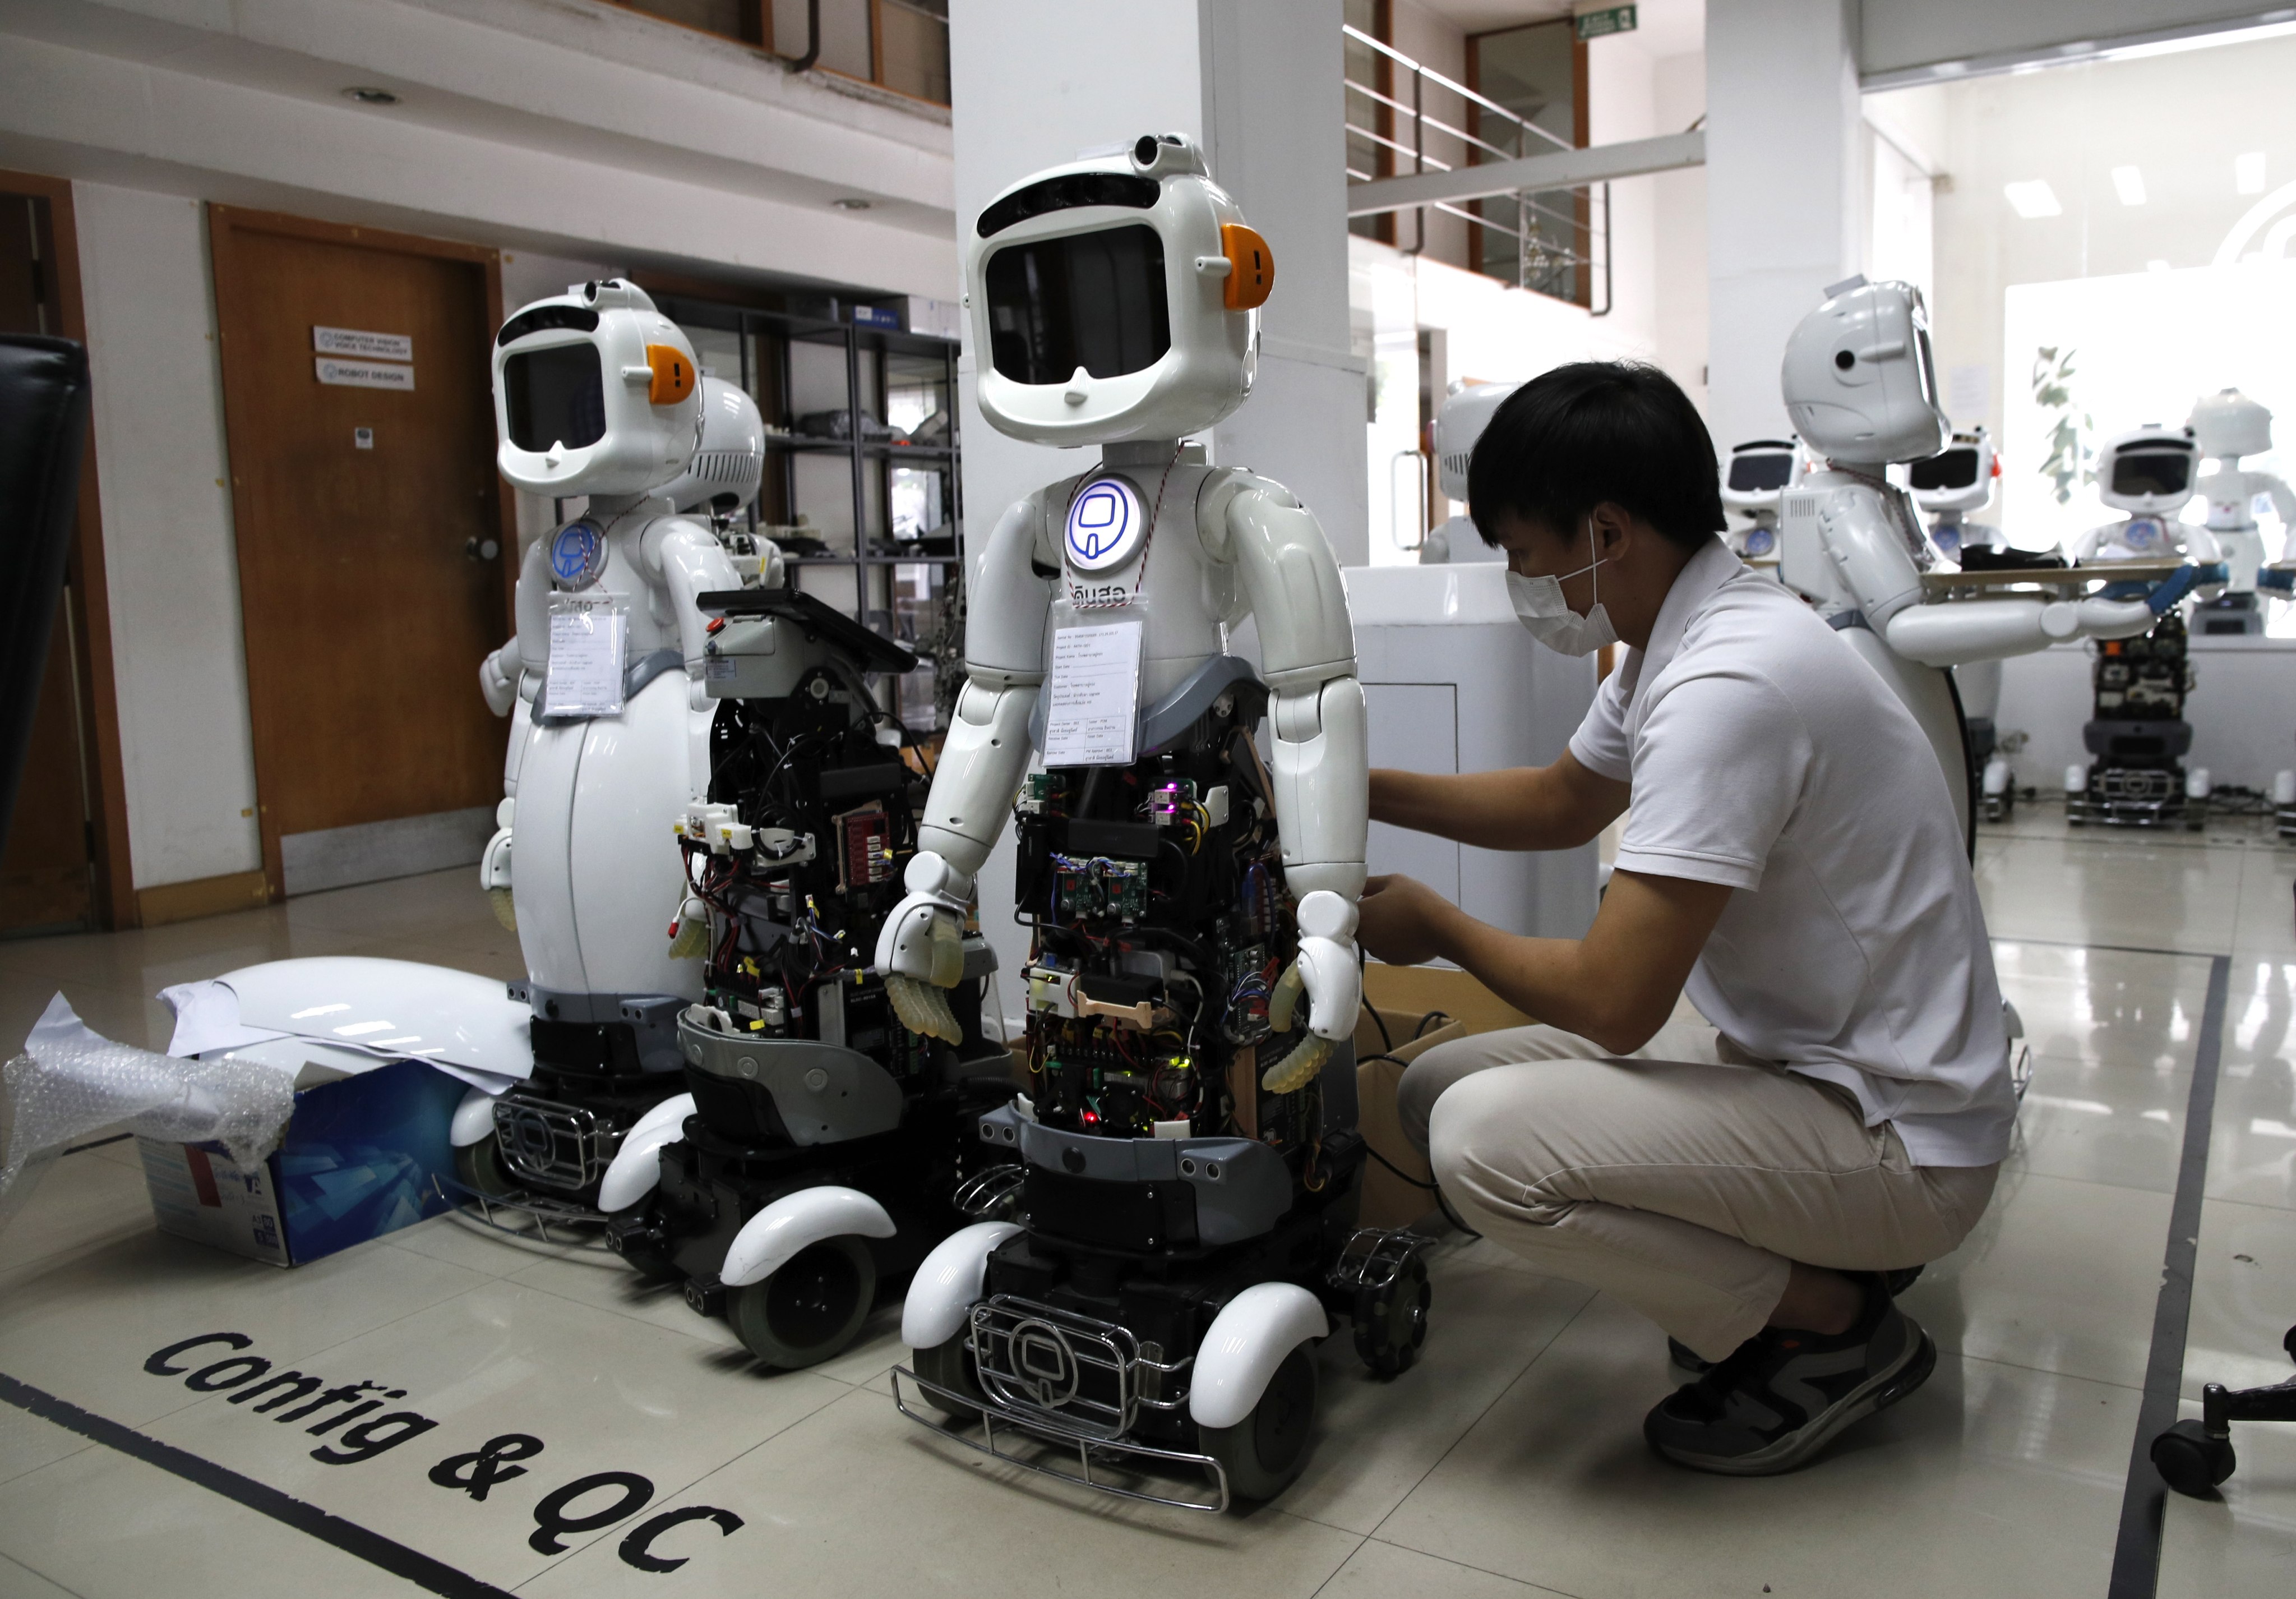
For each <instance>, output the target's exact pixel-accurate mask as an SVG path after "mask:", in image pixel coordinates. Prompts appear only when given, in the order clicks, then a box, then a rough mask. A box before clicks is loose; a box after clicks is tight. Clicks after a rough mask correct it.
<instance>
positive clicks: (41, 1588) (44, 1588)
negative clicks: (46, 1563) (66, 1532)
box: [0, 1554, 78, 1599]
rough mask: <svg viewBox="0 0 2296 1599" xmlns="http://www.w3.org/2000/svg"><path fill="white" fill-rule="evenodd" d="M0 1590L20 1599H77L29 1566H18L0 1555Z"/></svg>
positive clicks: (69, 1591)
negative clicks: (19, 1596)
mask: <svg viewBox="0 0 2296 1599" xmlns="http://www.w3.org/2000/svg"><path fill="white" fill-rule="evenodd" d="M0 1589H4V1590H5V1591H7V1592H8V1593H10V1594H14V1595H21V1599H78V1595H75V1594H73V1592H72V1591H71V1590H70V1588H67V1587H57V1586H56V1585H55V1584H54V1583H53V1582H50V1581H49V1580H48V1579H47V1578H45V1577H43V1576H41V1575H40V1574H39V1573H38V1572H37V1571H35V1570H32V1568H31V1567H29V1566H24V1565H19V1564H17V1563H16V1562H14V1561H12V1560H10V1559H9V1558H8V1557H7V1556H6V1555H4V1554H0Z"/></svg>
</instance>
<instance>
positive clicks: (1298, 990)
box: [1267, 960, 1308, 1033]
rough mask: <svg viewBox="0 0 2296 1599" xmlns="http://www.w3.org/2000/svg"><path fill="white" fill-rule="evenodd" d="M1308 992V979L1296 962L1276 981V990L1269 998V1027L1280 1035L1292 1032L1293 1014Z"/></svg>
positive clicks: (1284, 970) (1285, 969)
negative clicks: (1301, 997)
mask: <svg viewBox="0 0 2296 1599" xmlns="http://www.w3.org/2000/svg"><path fill="white" fill-rule="evenodd" d="M1307 991H1308V979H1307V977H1305V976H1303V975H1302V974H1301V972H1300V963H1299V962H1298V961H1297V960H1294V961H1293V962H1292V964H1291V965H1289V966H1287V967H1285V968H1283V976H1282V977H1278V978H1276V979H1275V992H1274V993H1270V994H1269V995H1268V996H1267V1025H1268V1026H1270V1027H1271V1028H1273V1029H1274V1030H1275V1031H1276V1032H1278V1033H1289V1032H1290V1031H1291V1030H1292V1012H1293V1011H1294V1010H1297V1009H1298V1008H1299V1005H1300V995H1301V994H1303V993H1307Z"/></svg>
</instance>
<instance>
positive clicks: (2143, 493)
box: [2072, 422, 2218, 566]
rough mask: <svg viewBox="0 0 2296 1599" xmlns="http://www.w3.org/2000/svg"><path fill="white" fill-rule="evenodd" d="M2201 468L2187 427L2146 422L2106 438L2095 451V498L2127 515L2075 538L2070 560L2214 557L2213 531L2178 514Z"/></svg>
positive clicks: (2086, 562)
mask: <svg viewBox="0 0 2296 1599" xmlns="http://www.w3.org/2000/svg"><path fill="white" fill-rule="evenodd" d="M2199 469H2200V447H2199V446H2198V445H2196V444H2194V442H2193V435H2192V433H2191V432H2190V430H2188V429H2183V428H2166V427H2161V426H2159V425H2158V424H2154V423H2150V422H2148V423H2146V424H2144V426H2142V427H2140V428H2137V429H2135V430H2134V431H2133V432H2129V433H2122V434H2120V436H2118V437H2117V438H2113V439H2111V440H2108V441H2106V443H2105V446H2104V448H2103V449H2102V450H2100V451H2099V452H2098V453H2097V461H2096V497H2097V499H2101V500H2103V502H2104V504H2105V505H2106V506H2107V507H2110V508H2111V509H2112V510H2116V511H2122V512H2126V513H2127V515H2124V516H2122V517H2121V519H2120V521H2118V522H2104V523H2098V524H2097V525H2096V526H2095V527H2093V528H2091V529H2089V530H2088V532H2085V533H2083V534H2082V535H2081V536H2080V537H2079V538H2078V539H2076V540H2073V547H2072V557H2073V563H2074V565H2081V566H2086V565H2095V564H2097V563H2101V562H2108V561H2182V560H2185V559H2188V558H2189V559H2192V560H2194V561H2199V562H2202V563H2206V562H2211V561H2215V560H2217V559H2218V544H2217V540H2216V536H2215V535H2214V534H2213V533H2211V532H2209V531H2208V530H2207V529H2206V528H2202V527H2196V526H2195V525H2194V524H2193V523H2189V522H2184V521H2180V520H2179V519H2178V518H2177V512H2178V511H2180V510H2182V509H2183V508H2184V507H2185V505H2186V504H2187V503H2189V502H2190V501H2191V499H2192V498H2193V490H2194V479H2195V477H2196V476H2197V475H2198V474H2199Z"/></svg>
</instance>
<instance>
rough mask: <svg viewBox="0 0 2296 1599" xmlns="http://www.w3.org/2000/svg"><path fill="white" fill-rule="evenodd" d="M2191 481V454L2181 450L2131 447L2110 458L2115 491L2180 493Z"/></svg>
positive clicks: (2113, 489) (2122, 492) (2123, 492)
mask: <svg viewBox="0 0 2296 1599" xmlns="http://www.w3.org/2000/svg"><path fill="white" fill-rule="evenodd" d="M2192 482H2193V457H2191V456H2189V455H2187V454H2185V452H2184V451H2183V450H2181V449H2152V450H2144V451H2136V450H2132V451H2129V452H2128V453H2126V454H2123V455H2120V456H2117V457H2114V459H2113V463H2112V491H2113V492H2114V493H2115V494H2182V493H2183V492H2184V491H2185V490H2186V489H2188V488H2190V487H2191V486H2192Z"/></svg>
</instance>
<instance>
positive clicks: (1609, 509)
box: [1587, 499, 1634, 556]
mask: <svg viewBox="0 0 2296 1599" xmlns="http://www.w3.org/2000/svg"><path fill="white" fill-rule="evenodd" d="M1587 519H1588V520H1589V521H1590V522H1591V523H1593V524H1594V541H1595V555H1596V556H1619V555H1622V554H1624V553H1625V550H1626V542H1627V534H1628V531H1629V530H1630V529H1631V528H1632V526H1633V523H1634V518H1633V516H1632V515H1631V514H1630V513H1629V512H1628V510H1627V508H1626V507H1624V506H1621V505H1618V504H1615V503H1613V502H1612V501H1611V500H1607V499H1606V500H1603V502H1602V503H1601V504H1599V505H1597V506H1596V507H1595V508H1594V509H1593V510H1592V511H1590V512H1588V513H1587Z"/></svg>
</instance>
